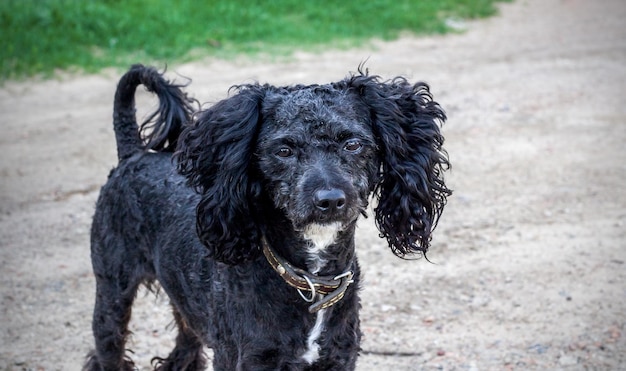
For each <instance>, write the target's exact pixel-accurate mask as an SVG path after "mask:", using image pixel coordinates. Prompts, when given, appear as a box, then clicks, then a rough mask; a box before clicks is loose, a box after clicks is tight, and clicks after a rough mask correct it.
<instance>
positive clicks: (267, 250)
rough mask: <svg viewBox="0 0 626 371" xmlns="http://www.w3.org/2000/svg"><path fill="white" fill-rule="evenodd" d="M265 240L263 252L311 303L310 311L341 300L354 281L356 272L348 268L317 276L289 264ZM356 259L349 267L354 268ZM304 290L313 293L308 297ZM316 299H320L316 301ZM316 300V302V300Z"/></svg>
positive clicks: (272, 264) (269, 261) (281, 274)
mask: <svg viewBox="0 0 626 371" xmlns="http://www.w3.org/2000/svg"><path fill="white" fill-rule="evenodd" d="M262 240H263V254H264V255H265V258H266V259H267V261H268V263H270V265H271V266H272V268H274V270H275V271H276V272H277V273H278V274H279V275H280V276H281V277H282V278H283V280H285V282H287V283H288V284H289V285H291V286H293V287H295V288H296V289H297V290H298V293H299V294H300V296H301V297H302V299H304V300H305V301H307V302H309V303H313V304H311V306H309V312H310V313H315V312H317V311H318V310H320V309H325V308H328V307H330V306H331V305H333V304H335V303H337V302H338V301H339V300H341V299H342V298H343V296H344V294H345V293H346V289H347V288H348V286H349V285H350V284H351V283H353V282H354V281H353V280H352V276H353V275H354V272H353V271H352V270H348V271H346V272H344V273H342V274H340V275H338V276H317V275H315V274H313V273H309V272H307V271H305V270H303V269H300V268H296V267H294V266H293V265H291V264H289V262H288V261H286V260H285V259H283V258H282V257H281V256H280V255H278V254H277V253H276V252H275V251H274V250H272V248H271V247H270V246H269V244H268V243H267V241H266V240H265V238H263V239H262ZM353 266H354V261H353V262H351V263H350V265H349V268H350V269H353ZM302 291H308V292H310V293H311V295H310V297H307V296H306V295H304V294H303V293H302ZM315 299H318V300H317V301H315ZM314 301H315V302H314Z"/></svg>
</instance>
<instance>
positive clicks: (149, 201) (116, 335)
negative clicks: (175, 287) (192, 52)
mask: <svg viewBox="0 0 626 371" xmlns="http://www.w3.org/2000/svg"><path fill="white" fill-rule="evenodd" d="M139 85H144V86H145V87H146V89H147V90H148V91H151V92H153V93H155V94H156V95H157V96H158V98H159V108H158V109H157V111H156V112H155V113H154V114H152V115H151V116H150V117H149V118H148V120H146V122H144V123H143V124H142V125H141V126H140V125H138V124H137V121H136V118H135V99H134V95H135V91H136V89H137V87H138V86H139ZM180 88H181V86H180V85H175V84H172V83H170V82H168V81H166V80H165V79H164V78H163V76H162V75H161V74H160V73H159V72H158V71H157V70H155V69H154V68H149V67H144V66H141V65H135V66H133V67H132V68H131V69H130V70H129V71H128V72H127V73H126V74H125V75H124V76H123V77H122V78H121V80H120V82H119V84H118V87H117V92H116V94H115V103H114V114H113V126H114V130H115V136H116V141H117V153H118V160H119V163H118V166H117V167H116V168H115V169H113V170H112V171H111V173H110V174H109V178H108V181H107V183H106V184H105V185H104V186H103V187H102V189H101V191H100V197H99V199H98V203H97V205H96V212H95V214H94V218H93V224H92V229H91V259H92V265H93V270H94V274H95V276H96V286H97V287H96V305H95V308H94V317H93V323H92V327H93V332H94V335H95V340H96V350H95V351H93V352H91V353H90V354H89V356H88V359H87V363H86V364H85V366H84V369H85V370H133V369H135V368H134V364H133V362H132V361H131V360H130V359H129V358H128V357H126V356H125V347H124V343H125V341H126V337H127V336H128V331H127V330H126V328H127V324H128V321H129V320H130V313H131V306H132V302H133V299H134V297H135V292H136V290H137V288H138V286H139V285H140V284H142V283H146V284H149V283H151V282H153V281H154V280H155V279H156V272H155V266H154V258H155V256H154V254H155V251H154V249H153V247H154V246H155V244H156V243H161V244H165V245H167V244H168V240H171V241H169V244H170V245H172V246H177V245H180V244H194V243H195V241H181V240H180V236H184V237H187V238H189V239H193V238H194V236H195V234H193V233H184V232H181V230H183V229H184V230H185V232H186V230H187V229H189V226H193V225H194V218H193V216H194V213H193V210H194V208H195V205H196V204H197V203H198V195H197V194H196V193H195V192H193V191H192V190H191V189H190V188H188V187H186V186H185V185H184V183H185V179H184V178H183V177H182V176H181V175H179V174H178V173H177V172H176V169H175V167H174V166H173V164H172V154H173V151H174V148H175V146H176V142H177V140H178V136H179V134H180V132H181V129H182V126H183V124H184V123H185V122H186V121H188V120H190V119H191V113H192V111H193V109H192V105H193V101H192V100H191V99H188V98H187V96H186V95H185V94H184V93H183V92H182V90H181V89H180ZM142 134H143V135H142ZM120 329H123V331H120ZM190 357H191V358H192V361H193V360H196V364H197V365H198V368H201V366H202V365H203V364H204V359H203V358H202V356H201V354H197V355H194V354H191V356H190Z"/></svg>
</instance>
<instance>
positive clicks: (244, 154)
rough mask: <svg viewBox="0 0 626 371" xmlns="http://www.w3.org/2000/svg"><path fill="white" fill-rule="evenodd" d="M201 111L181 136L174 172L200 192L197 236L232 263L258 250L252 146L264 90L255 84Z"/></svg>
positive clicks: (217, 256)
mask: <svg viewBox="0 0 626 371" xmlns="http://www.w3.org/2000/svg"><path fill="white" fill-rule="evenodd" d="M236 89H237V91H238V92H237V94H235V95H234V96H232V97H230V98H227V99H225V100H223V101H221V102H219V103H217V104H216V105H214V106H213V107H211V108H209V109H207V110H205V111H202V112H199V113H198V114H197V115H196V116H195V117H194V121H193V123H192V125H191V126H190V127H188V128H186V129H185V131H184V132H183V133H182V135H181V138H180V140H179V146H178V151H177V153H176V161H177V167H178V171H179V172H180V173H181V174H182V175H184V176H185V177H187V183H188V185H189V186H190V187H193V188H195V189H196V190H197V191H198V192H199V193H200V194H201V196H202V198H201V200H200V202H199V203H198V206H197V209H196V212H197V215H196V228H197V233H198V237H199V238H200V241H202V243H203V244H204V245H205V246H206V247H207V248H208V249H209V250H210V251H211V253H212V255H213V257H214V258H215V259H216V260H218V261H221V262H224V263H227V264H230V265H234V264H238V263H240V262H242V261H244V260H247V259H250V258H253V257H255V256H257V254H259V251H260V250H259V247H258V245H259V238H260V232H259V230H258V227H257V224H256V223H255V222H254V216H253V215H252V214H251V210H255V207H254V206H253V205H251V204H250V203H252V202H254V200H256V199H257V198H258V196H259V195H260V193H261V184H260V180H258V177H256V176H255V175H254V172H255V169H254V166H252V165H251V162H252V161H253V153H254V146H255V144H256V138H257V134H258V129H259V126H260V123H261V120H262V119H261V113H260V111H261V103H262V101H263V97H264V95H265V92H264V88H263V87H261V86H259V85H247V86H242V87H237V88H236Z"/></svg>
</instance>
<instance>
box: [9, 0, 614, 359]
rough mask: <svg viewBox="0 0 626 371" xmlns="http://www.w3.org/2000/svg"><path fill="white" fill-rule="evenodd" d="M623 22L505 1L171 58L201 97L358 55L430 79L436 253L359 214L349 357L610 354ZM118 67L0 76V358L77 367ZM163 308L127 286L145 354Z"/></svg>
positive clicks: (161, 345)
mask: <svg viewBox="0 0 626 371" xmlns="http://www.w3.org/2000/svg"><path fill="white" fill-rule="evenodd" d="M624 19H626V3H625V2H623V1H622V0H605V1H587V0H532V1H531V0H518V1H516V2H515V3H514V4H506V5H503V7H502V11H501V16H499V17H496V18H492V19H488V20H485V21H480V22H476V23H469V24H467V26H468V30H467V32H466V33H464V34H462V35H452V36H446V37H429V38H413V37H406V38H402V39H401V40H398V41H395V42H391V43H375V45H373V46H372V47H371V48H362V49H358V50H348V51H330V52H326V53H322V54H317V53H316V54H313V53H312V54H307V53H299V54H297V55H296V57H295V58H293V59H292V60H290V61H288V62H278V63H271V64H270V63H268V64H258V63H253V62H251V61H236V62H223V61H208V62H207V61H205V62H202V63H192V64H188V65H183V66H172V67H170V71H176V72H178V73H180V74H182V75H184V76H189V77H191V78H193V84H192V86H191V87H190V91H191V92H193V93H194V94H195V95H196V97H197V98H199V99H200V100H201V101H207V102H214V101H216V100H218V99H220V98H222V97H224V96H225V94H226V89H227V88H228V87H229V86H230V85H232V84H237V83H242V82H249V81H251V80H259V81H262V82H264V81H268V82H271V83H274V84H286V83H309V82H328V81H334V80H338V79H340V78H342V77H343V76H345V75H346V74H347V72H348V71H353V70H355V69H356V66H357V65H358V64H359V63H360V62H361V61H363V60H365V59H368V63H367V66H368V67H369V68H370V70H371V71H372V72H373V73H375V74H379V75H382V76H383V77H393V76H395V75H398V74H401V75H405V76H408V77H409V78H410V79H411V80H426V81H428V82H429V83H430V84H431V86H432V90H433V92H434V94H435V98H436V100H438V101H439V102H440V103H441V104H442V105H443V107H444V108H445V109H446V110H447V112H448V114H449V117H450V119H449V121H448V123H447V124H446V126H445V127H444V133H445V136H446V140H447V141H446V146H447V149H448V151H449V153H450V157H451V160H452V163H453V170H452V172H450V173H449V174H448V176H447V179H448V181H449V185H450V186H451V187H452V188H453V189H455V195H454V196H453V197H452V198H451V199H450V203H449V206H448V208H447V210H446V211H445V212H444V215H443V218H442V220H441V223H440V226H439V228H438V230H437V231H436V233H435V239H434V242H433V249H432V252H431V254H430V259H431V260H432V261H433V262H434V263H435V264H430V263H428V262H426V261H424V260H421V261H417V262H415V261H414V262H406V261H401V260H398V259H397V258H395V257H393V255H392V254H391V253H390V252H388V251H386V248H385V243H384V241H383V240H380V239H379V238H378V236H377V232H376V230H375V229H374V227H373V225H372V221H371V220H367V221H365V222H364V223H362V225H361V227H360V230H359V231H360V235H359V241H358V246H359V254H360V258H361V262H362V266H363V269H364V275H365V288H364V290H363V293H362V298H363V310H362V316H361V317H362V318H361V319H362V324H363V330H364V333H365V339H364V343H363V349H364V354H363V355H362V356H361V358H360V361H359V369H360V370H391V369H394V370H395V369H397V370H419V369H444V370H453V369H461V370H492V369H493V370H501V369H519V370H526V369H540V370H545V369H572V370H581V369H598V370H605V369H620V368H622V369H623V368H624V367H626V366H625V365H626V283H625V282H626V246H625V242H624V241H625V239H626V227H625V223H626V191H625V190H624V187H625V186H624V185H625V184H626V146H625V143H626V124H625V121H626V104H625V102H626V26H624V24H625V23H624ZM118 77H119V72H107V73H103V74H100V75H97V76H81V77H67V78H65V79H63V80H62V81H58V80H56V81H44V82H21V83H9V84H7V85H5V86H4V87H1V88H0V122H1V125H2V129H3V130H2V136H1V137H0V148H2V150H1V153H2V157H1V158H0V177H1V180H0V294H1V295H0V311H1V316H0V370H78V369H79V368H80V364H81V362H82V359H83V357H84V355H85V354H86V352H87V351H88V350H89V349H90V348H91V346H92V342H93V340H92V337H91V330H90V315H91V311H92V306H93V291H94V279H93V276H92V274H91V268H90V263H89V245H88V231H89V225H90V218H91V215H92V213H93V205H94V203H95V199H96V197H97V191H98V188H99V186H100V185H101V184H102V183H103V182H104V181H105V179H106V175H107V173H108V171H109V169H110V168H111V167H112V166H113V165H114V164H115V148H114V139H113V131H112V129H111V124H110V121H111V120H110V118H111V109H112V98H113V92H114V87H115V83H116V81H117V79H118ZM155 302H156V305H155ZM169 321H170V317H169V313H168V309H167V305H166V299H165V298H164V297H161V298H159V299H157V300H155V298H154V297H153V296H152V295H147V294H141V295H140V297H139V300H138V306H137V309H136V311H135V313H134V319H133V323H132V328H133V331H134V332H135V336H134V343H133V344H131V347H132V348H133V349H134V350H135V358H136V359H138V360H139V362H140V365H141V366H142V367H147V366H148V364H149V359H150V357H151V356H153V355H155V354H154V352H158V353H159V354H160V355H162V356H163V355H165V354H166V352H167V349H168V347H169V346H170V344H171V343H170V342H171V338H172V336H173V334H172V329H171V327H168V328H166V327H165V326H166V325H167V324H168V323H169ZM394 353H395V354H394Z"/></svg>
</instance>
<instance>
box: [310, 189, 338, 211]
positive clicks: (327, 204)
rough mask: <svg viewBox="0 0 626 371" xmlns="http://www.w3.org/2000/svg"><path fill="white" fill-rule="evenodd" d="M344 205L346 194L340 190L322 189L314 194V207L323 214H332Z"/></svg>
mask: <svg viewBox="0 0 626 371" xmlns="http://www.w3.org/2000/svg"><path fill="white" fill-rule="evenodd" d="M345 205H346V194H345V193H344V191H342V190H341V189H336V188H333V189H322V190H319V191H317V192H315V207H317V208H318V209H319V210H321V211H324V212H334V211H337V210H340V209H342V208H343V207H344V206H345Z"/></svg>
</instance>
